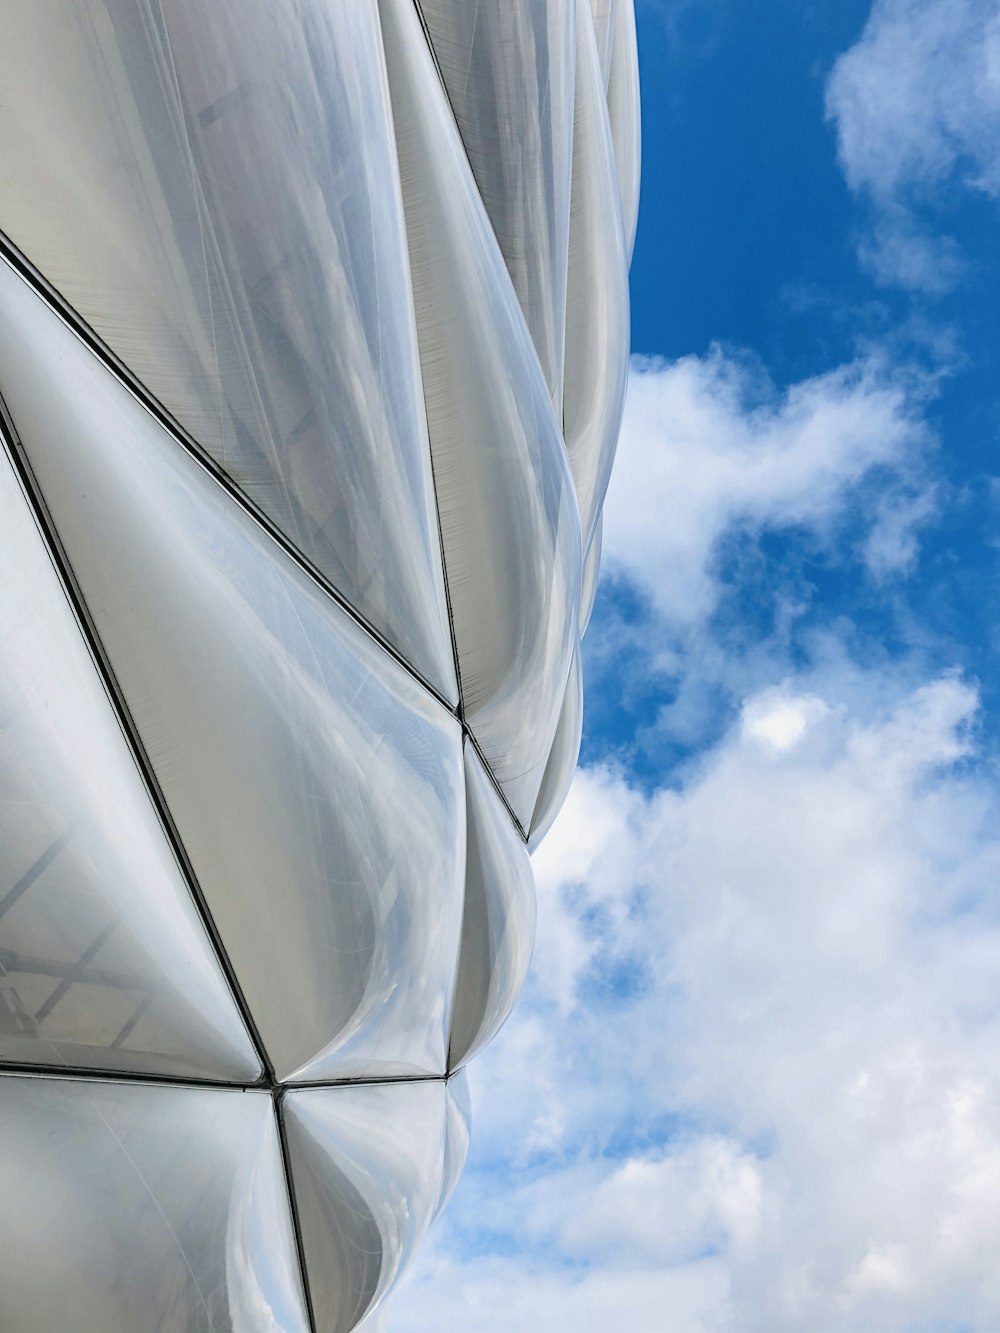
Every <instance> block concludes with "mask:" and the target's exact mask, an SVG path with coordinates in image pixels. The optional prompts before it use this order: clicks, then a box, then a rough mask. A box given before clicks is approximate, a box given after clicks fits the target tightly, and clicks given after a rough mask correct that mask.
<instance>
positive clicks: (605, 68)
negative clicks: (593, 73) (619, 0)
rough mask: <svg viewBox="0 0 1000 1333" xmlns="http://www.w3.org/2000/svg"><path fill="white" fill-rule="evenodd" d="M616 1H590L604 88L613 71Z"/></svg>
mask: <svg viewBox="0 0 1000 1333" xmlns="http://www.w3.org/2000/svg"><path fill="white" fill-rule="evenodd" d="M615 7H616V0H590V11H591V13H592V14H593V16H594V36H595V37H596V38H597V58H598V60H599V61H600V63H601V74H602V75H603V76H604V86H605V88H606V87H607V86H608V74H609V72H610V70H611V47H612V43H613V42H614V32H615Z"/></svg>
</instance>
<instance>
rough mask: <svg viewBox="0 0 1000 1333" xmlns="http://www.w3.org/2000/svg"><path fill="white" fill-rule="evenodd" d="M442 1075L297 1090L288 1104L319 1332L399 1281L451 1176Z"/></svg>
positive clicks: (347, 1321)
mask: <svg viewBox="0 0 1000 1333" xmlns="http://www.w3.org/2000/svg"><path fill="white" fill-rule="evenodd" d="M445 1103H446V1093H445V1085H444V1082H443V1081H440V1080H434V1081H428V1082H424V1083H382V1084H375V1085H373V1084H369V1085H367V1086H355V1087H339V1088H314V1089H310V1090H308V1091H305V1092H290V1093H289V1094H288V1095H287V1096H286V1098H285V1100H284V1103H283V1106H284V1117H285V1130H286V1134H287V1137H288V1150H289V1160H290V1162H291V1168H292V1182H293V1186H294V1189H295V1201H296V1207H297V1210H298V1216H299V1225H300V1229H301V1232H302V1243H303V1249H304V1251H305V1261H306V1275H307V1279H308V1282H309V1290H310V1294H311V1297H312V1304H313V1311H314V1313H315V1316H316V1327H317V1330H319V1333H348V1330H349V1329H353V1328H355V1327H356V1325H357V1324H358V1323H359V1321H360V1320H361V1319H363V1318H364V1316H365V1314H366V1313H368V1312H370V1311H371V1310H372V1309H373V1308H374V1306H375V1305H376V1304H377V1302H378V1301H380V1300H381V1299H382V1297H383V1296H384V1295H385V1294H386V1292H387V1291H388V1289H389V1287H390V1286H391V1285H392V1284H393V1283H394V1282H395V1281H396V1279H397V1278H398V1277H399V1275H400V1273H401V1272H402V1269H403V1267H404V1265H405V1264H406V1263H407V1261H408V1260H409V1258H410V1256H411V1255H412V1253H413V1250H414V1248H415V1247H416V1246H417V1245H419V1243H420V1241H421V1240H422V1239H423V1236H424V1233H425V1232H426V1230H427V1228H428V1226H429V1225H430V1222H431V1218H432V1217H433V1215H434V1210H435V1208H436V1206H437V1203H438V1200H439V1198H440V1197H441V1188H442V1182H443V1179H444V1158H445V1138H446V1107H445Z"/></svg>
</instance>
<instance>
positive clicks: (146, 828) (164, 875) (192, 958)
mask: <svg viewBox="0 0 1000 1333" xmlns="http://www.w3.org/2000/svg"><path fill="white" fill-rule="evenodd" d="M0 567H2V568H3V570H5V571H6V573H5V576H4V577H3V578H2V579H0V1063H2V1062H4V1061H13V1062H30V1063H42V1064H57V1065H58V1064H66V1065H71V1066H81V1067H87V1068H96V1069H119V1070H129V1071H136V1072H145V1073H161V1074H174V1075H183V1076H186V1077H194V1078H199V1077H201V1078H214V1079H221V1080H232V1081H234V1082H242V1081H246V1082H252V1081H253V1080H254V1079H256V1078H258V1077H259V1075H260V1072H261V1071H260V1066H259V1064H258V1062H257V1060H256V1058H255V1056H254V1053H253V1048H252V1046H251V1044H250V1040H249V1037H248V1036H247V1033H246V1030H245V1028H244V1026H243V1023H242V1020H241V1018H240V1016H239V1012H238V1010H237V1008H236V1004H235V1002H234V1000H233V998H232V995H231V994H230V991H229V988H228V986H227V985H226V982H225V979H224V977H223V975H222V972H221V969H220V967H219V964H218V960H217V959H216V956H215V953H214V951H213V949H212V947H211V945H210V943H209V941H208V938H207V936H206V933H205V930H204V927H203V925H202V923H201V919H200V917H199V916H198V913H197V911H196V909H195V906H194V903H193V901H192V899H191V896H190V893H189V891H188V888H187V885H186V884H185V882H184V880H183V878H182V876H181V873H180V870H179V868H178V866H177V863H176V861H175V860H174V857H173V854H172V852H171V850H170V847H169V845H168V843H167V840H166V837H165V835H164V833H163V830H162V828H161V826H160V824H159V821H158V819H157V817H156V814H155V813H154V811H153V807H152V805H151V804H150V800H149V797H148V795H147V793H146V790H145V787H144V785H143V782H142V779H141V778H140V775H139V772H138V769H137V768H136V766H135V763H134V761H133V759H132V756H131V754H130V753H129V751H128V748H127V746H126V743H125V739H124V737H123V735H122V732H121V729H120V728H119V726H118V722H117V720H116V718H115V715H114V712H113V711H112V708H111V704H110V702H109V700H108V697H107V695H106V694H105V692H104V688H103V686H102V684H101V681H100V678H99V676H98V674H97V669H96V667H95V665H94V663H93V661H92V659H91V657H90V655H89V653H88V651H87V648H86V646H85V643H84V640H83V637H82V635H81V632H80V629H79V627H78V625H77V623H76V621H75V619H74V617H73V613H72V611H71V609H70V606H69V603H68V601H67V600H66V597H65V595H64V593H63V590H62V587H61V586H60V584H59V581H58V578H57V575H56V572H55V570H54V568H53V566H52V564H51V562H50V560H49V557H48V554H47V552H46V550H45V548H44V546H43V543H42V539H41V536H40V534H39V532H38V529H37V528H36V526H35V523H34V520H33V518H32V516H31V513H30V511H29V509H28V505H27V501H26V499H25V497H24V494H23V492H22V491H21V488H20V486H19V484H18V482H17V479H16V477H15V475H14V472H13V469H12V468H11V465H10V462H9V460H8V457H7V455H6V453H4V452H3V451H2V449H0ZM0 1326H4V1327H6V1325H3V1321H2V1320H0Z"/></svg>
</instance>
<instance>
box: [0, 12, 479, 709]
mask: <svg viewBox="0 0 1000 1333" xmlns="http://www.w3.org/2000/svg"><path fill="white" fill-rule="evenodd" d="M0 19H2V25H3V33H4V49H5V53H6V59H5V75H4V84H5V98H4V115H3V117H2V119H0V157H2V159H3V163H4V170H3V173H2V175H0V230H3V231H5V232H6V233H7V234H8V235H9V236H10V237H11V238H12V239H13V240H14V241H15V242H16V243H17V244H18V245H19V246H21V248H22V249H23V250H24V252H25V254H26V255H27V256H28V258H29V259H30V260H32V262H33V263H34V264H35V265H36V266H37V267H38V268H39V269H40V270H41V271H42V272H43V273H44V274H45V276H46V277H47V278H48V279H49V280H50V281H51V282H52V283H53V284H54V285H55V287H56V288H58V290H59V291H60V292H61V293H62V294H63V295H64V296H65V297H66V298H67V300H68V301H69V302H70V303H71V304H72V305H73V306H74V307H75V308H76V309H77V310H79V312H80V313H81V314H82V315H83V317H84V318H85V319H87V320H88V321H89V322H90V324H91V325H92V326H93V328H94V329H95V330H96V331H97V332H98V333H99V334H100V335H101V337H102V338H103V339H104V340H105V341H106V342H107V343H108V345H109V346H110V347H111V348H112V349H113V350H114V351H115V352H116V353H117V354H118V355H119V356H120V357H121V359H122V360H123V361H124V362H125V363H126V364H127V365H128V366H129V367H130V368H131V370H132V371H133V372H134V373H135V374H136V375H137V376H138V377H139V379H141V380H142V381H143V383H144V384H145V385H146V386H147V387H148V388H149V389H150V390H151V391H152V393H153V394H154V395H156V397H157V398H159V399H160V401H161V402H162V403H163V404H164V405H165V406H166V407H167V408H168V410H169V411H170V412H171V413H173V415H174V416H175V417H176V419H177V420H178V421H179V422H180V423H181V424H182V425H183V426H184V427H185V428H186V429H187V430H188V431H189V432H190V433H191V435H192V436H193V437H194V438H195V439H196V440H197V441H198V442H199V443H200V444H201V445H202V446H203V448H204V449H205V450H207V452H208V453H209V454H210V455H211V456H212V458H213V459H214V460H215V461H216V462H217V463H218V464H219V465H220V466H221V467H222V468H224V469H225V470H226V472H228V474H229V475H230V476H231V477H232V478H233V479H234V480H235V481H236V482H237V483H238V484H239V485H240V486H241V487H242V488H243V489H244V490H245V491H246V493H247V494H248V495H249V496H250V497H251V498H252V499H253V501H254V502H255V503H256V504H258V505H259V506H260V508H261V509H262V510H263V511H264V512H265V513H266V514H267V515H268V517H269V518H270V519H271V520H272V521H273V522H274V523H275V524H276V525H277V526H278V527H279V528H280V529H281V530H282V532H283V533H284V534H285V535H286V536H287V537H288V538H289V539H290V540H291V541H292V542H293V543H294V544H295V545H296V546H297V547H298V548H299V550H301V551H302V552H303V554H304V555H305V556H306V557H307V558H308V559H309V560H311V561H312V562H314V564H315V565H316V566H317V567H318V568H319V569H320V570H321V571H322V572H323V573H324V574H325V575H326V576H327V577H328V578H329V579H330V580H331V581H332V583H333V584H334V585H335V586H336V587H337V588H338V589H339V591H340V592H341V593H343V595H344V596H345V598H346V599H347V600H348V601H349V602H350V603H351V604H352V605H353V606H355V607H356V608H357V609H358V611H359V612H361V614H362V615H364V616H365V617H366V618H367V619H368V620H369V621H370V622H371V624H372V625H374V626H375V628H376V629H377V630H379V631H380V632H381V633H382V634H384V635H385V636H386V638H387V639H389V641H390V642H391V643H392V644H393V645H394V646H395V647H396V648H397V649H398V650H399V652H400V653H401V654H402V655H403V657H405V658H406V659H407V660H408V661H409V662H411V663H412V665H413V666H414V667H415V668H416V669H417V671H419V672H420V673H421V674H423V675H424V676H425V677H426V678H427V679H428V680H429V681H430V682H431V684H433V685H434V686H435V687H436V688H437V689H438V690H439V691H440V692H441V693H442V694H444V695H445V696H446V697H447V698H449V699H450V700H451V701H452V702H454V701H455V699H456V697H457V695H456V682H455V673H454V664H453V660H452V650H451V641H450V637H449V631H448V623H447V616H446V610H445V602H444V594H443V586H442V577H441V569H440V554H439V544H438V534H437V530H436V520H435V516H434V508H433V496H432V490H431V479H430V468H429V459H428V452H427V441H426V436H425V431H424V424H423V417H422V411H421V397H420V384H419V372H418V366H417V356H416V346H415V341H414V332H413V311H412V303H411V299H410V285H409V274H408V267H407V257H406V240H405V236H404V232H403V223H402V211H401V205H400V199H399V182H398V175H397V170H396V161H395V150H394V147H393V142H392V134H391V126H390V123H389V108H388V93H387V89H386V86H385V72H384V65H383V61H382V52H381V49H380V38H379V31H378V18H377V15H376V12H375V3H374V0H350V3H337V4H328V3H326V2H325V0H270V3H268V4H257V3H254V4H246V3H241V2H240V0H212V3H211V4H206V3H204V0H92V2H91V0H46V2H45V3H43V4H24V3H22V2H21V0H0Z"/></svg>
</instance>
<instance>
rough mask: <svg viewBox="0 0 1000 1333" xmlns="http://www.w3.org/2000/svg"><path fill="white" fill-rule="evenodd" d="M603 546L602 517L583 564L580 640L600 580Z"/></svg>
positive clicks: (592, 606)
mask: <svg viewBox="0 0 1000 1333" xmlns="http://www.w3.org/2000/svg"><path fill="white" fill-rule="evenodd" d="M603 544H604V515H603V514H601V516H600V517H599V518H598V520H597V527H596V528H595V529H594V535H593V537H592V538H591V542H590V550H589V551H588V552H587V558H586V559H585V560H584V562H583V587H582V590H581V592H580V638H581V639H582V638H583V636H584V634H586V632H587V626H588V625H589V624H590V617H591V614H592V613H593V610H594V601H595V599H596V597H597V585H598V583H599V582H600V578H601V548H602V546H603Z"/></svg>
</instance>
